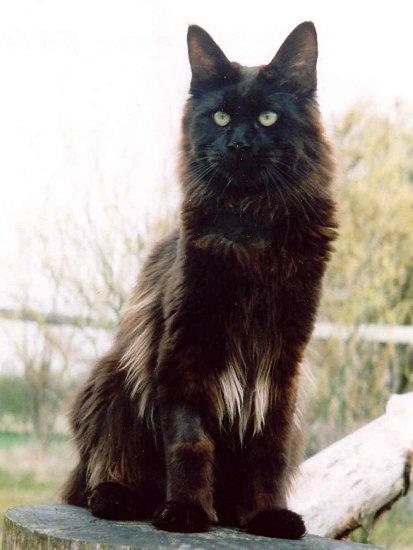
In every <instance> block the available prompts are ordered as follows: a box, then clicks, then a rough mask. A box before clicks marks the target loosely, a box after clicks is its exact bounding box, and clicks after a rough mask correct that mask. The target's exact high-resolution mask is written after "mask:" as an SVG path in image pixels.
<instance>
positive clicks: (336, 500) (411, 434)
mask: <svg viewBox="0 0 413 550" xmlns="http://www.w3.org/2000/svg"><path fill="white" fill-rule="evenodd" d="M412 461H413V392H412V393H408V394H404V395H393V396H392V397H391V399H390V401H389V403H388V405H387V408H386V414H385V415H384V416H381V417H380V418H377V419H376V420H374V421H372V422H370V423H369V424H367V425H366V426H364V427H363V428H361V429H360V430H357V431H356V432H354V433H352V434H350V435H349V436H347V437H345V438H344V439H341V440H340V441H338V442H337V443H334V444H333V445H331V446H330V447H328V448H327V449H324V450H323V451H321V452H320V453H318V454H317V455H315V456H313V457H312V458H310V459H309V460H307V461H305V462H304V463H303V464H302V466H301V475H300V477H299V478H298V479H297V481H296V483H295V486H294V490H293V493H292V495H291V498H290V507H291V508H292V509H293V510H295V511H296V512H299V513H301V514H302V515H303V516H304V519H305V522H306V525H307V528H308V530H309V532H310V533H313V534H316V535H320V536H324V537H334V538H341V537H343V536H345V535H346V534H348V533H349V532H351V531H352V530H354V529H355V528H357V527H358V526H360V525H362V524H364V522H365V521H366V519H369V518H370V519H372V520H374V518H375V517H376V516H378V515H379V514H380V513H381V512H382V511H383V510H385V509H388V507H389V506H391V504H392V503H393V502H394V501H395V500H397V499H398V498H399V497H400V496H402V495H405V494H406V493H407V491H408V489H409V486H410V482H411V472H412Z"/></svg>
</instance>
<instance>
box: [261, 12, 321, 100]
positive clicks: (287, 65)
mask: <svg viewBox="0 0 413 550" xmlns="http://www.w3.org/2000/svg"><path fill="white" fill-rule="evenodd" d="M317 56H318V46H317V32H316V30H315V27H314V24H313V23H311V22H310V21H305V22H304V23H301V24H300V25H298V27H296V28H295V29H294V30H293V31H292V32H291V33H290V34H289V35H288V36H287V38H286V39H285V40H284V42H283V43H282V45H281V47H280V49H279V50H278V52H277V53H276V55H275V57H274V59H273V60H272V61H271V63H269V64H268V65H267V66H266V67H265V72H266V73H267V74H269V75H276V76H277V80H278V79H281V81H284V82H291V83H292V84H293V85H294V86H295V87H296V88H298V89H299V90H301V91H302V92H304V93H314V92H315V90H316V88H317Z"/></svg>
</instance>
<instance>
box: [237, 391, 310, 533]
mask: <svg viewBox="0 0 413 550" xmlns="http://www.w3.org/2000/svg"><path fill="white" fill-rule="evenodd" d="M277 401H278V405H275V406H274V407H273V408H272V410H269V411H268V413H267V418H266V421H265V426H264V428H263V430H262V431H261V432H260V433H257V434H255V435H253V436H251V438H250V439H249V440H248V441H247V442H246V447H245V453H244V462H243V474H244V476H243V479H244V487H243V493H244V494H243V502H242V503H241V513H240V523H241V526H243V527H244V528H245V529H246V530H247V531H248V532H250V533H254V534H256V535H263V536H268V537H277V538H290V539H298V538H300V537H302V536H303V535H304V534H305V530H306V529H305V525H304V522H303V520H302V518H301V516H299V515H298V514H296V513H295V512H292V511H291V510H288V509H287V495H288V490H289V487H290V483H291V478H292V475H293V474H294V473H295V470H296V467H297V464H296V462H297V452H296V447H297V446H298V445H299V444H300V442H299V441H298V439H299V437H300V434H299V433H298V430H297V427H296V426H295V425H294V420H293V418H294V410H293V408H294V402H295V399H294V396H292V395H291V391H288V390H287V391H279V392H278V396H277Z"/></svg>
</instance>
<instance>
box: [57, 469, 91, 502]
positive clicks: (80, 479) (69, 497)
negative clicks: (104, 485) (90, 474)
mask: <svg viewBox="0 0 413 550" xmlns="http://www.w3.org/2000/svg"><path fill="white" fill-rule="evenodd" d="M86 487H87V483H86V466H85V465H84V464H83V463H82V462H79V464H78V465H77V466H76V467H75V468H74V469H73V470H72V471H71V473H70V475H69V477H68V479H67V481H66V482H65V484H64V485H63V487H62V488H61V497H62V501H63V502H64V503H66V504H73V505H74V506H82V507H83V508H86V507H87V498H88V496H87V492H86V491H87V489H86Z"/></svg>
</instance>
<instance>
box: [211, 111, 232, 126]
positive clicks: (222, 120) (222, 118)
mask: <svg viewBox="0 0 413 550" xmlns="http://www.w3.org/2000/svg"><path fill="white" fill-rule="evenodd" d="M230 120H231V117H230V116H229V114H228V113H224V111H217V112H216V113H214V122H215V124H218V126H226V125H227V124H229V122H230Z"/></svg>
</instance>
